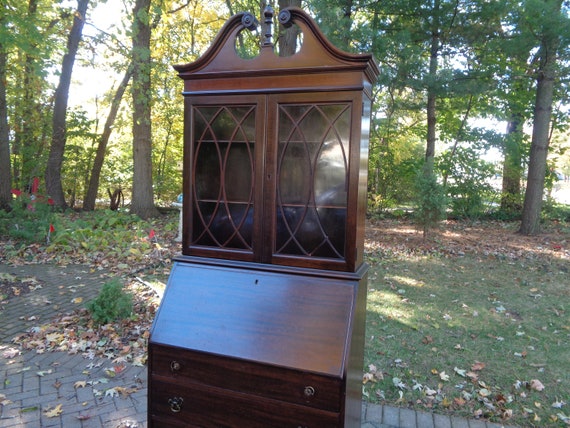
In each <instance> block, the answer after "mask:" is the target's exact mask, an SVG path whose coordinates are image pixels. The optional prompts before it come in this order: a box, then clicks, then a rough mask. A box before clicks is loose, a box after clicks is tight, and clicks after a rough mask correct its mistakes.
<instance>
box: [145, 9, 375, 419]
mask: <svg viewBox="0 0 570 428" xmlns="http://www.w3.org/2000/svg"><path fill="white" fill-rule="evenodd" d="M274 18H275V17H274V16H273V11H272V10H271V9H270V8H266V9H265V11H264V16H263V20H262V24H261V40H260V44H259V45H258V47H259V50H258V52H256V53H255V55H249V54H248V55H240V54H239V53H238V52H239V51H240V48H242V47H244V46H242V43H244V42H243V41H244V40H245V39H246V38H245V34H248V32H249V31H250V30H252V29H255V28H257V27H258V23H257V21H256V20H255V18H253V16H252V15H250V14H247V13H242V14H238V15H235V16H234V17H232V18H230V20H229V21H228V22H227V23H226V25H225V26H224V27H223V28H222V30H221V31H220V33H219V35H218V36H217V37H216V39H215V40H214V43H213V44H212V46H211V47H210V49H209V50H208V51H207V52H206V53H205V54H204V55H203V56H202V57H201V58H199V59H198V60H197V61H195V62H193V63H190V64H184V65H180V66H175V69H176V70H177V71H178V73H179V76H180V77H181V78H182V79H183V80H184V91H183V95H184V123H185V135H184V171H183V195H184V197H183V234H182V236H183V239H182V255H181V256H179V257H177V258H176V259H175V262H174V265H173V269H172V272H171V274H170V278H169V281H168V284H167V288H166V291H165V294H164V297H163V300H162V302H161V305H160V309H159V311H158V312H157V315H156V318H155V321H154V324H153V327H152V330H151V336H150V339H149V399H148V400H149V403H148V409H149V410H148V412H149V426H151V427H152V426H154V427H170V426H172V427H182V426H184V427H187V426H190V427H247V428H250V427H276V428H278V427H291V428H299V427H303V428H309V427H327V428H328V427H349V426H350V427H359V426H360V413H361V387H362V386H361V382H362V368H363V367H362V364H363V358H362V355H363V343H364V340H363V336H364V321H365V308H366V272H367V266H366V264H364V263H363V242H364V216H365V211H366V180H367V161H368V133H369V122H370V104H371V101H370V98H371V87H372V84H373V82H374V80H375V79H376V77H377V75H378V69H377V67H376V65H375V63H374V61H373V60H372V58H371V56H369V55H355V54H348V53H346V52H343V51H340V50H338V49H337V48H335V47H334V46H332V45H331V44H330V42H328V41H327V40H326V38H325V37H324V36H323V35H322V33H321V32H320V30H319V29H318V28H317V26H316V24H315V23H314V21H313V20H312V19H311V18H310V17H309V16H308V15H307V14H306V13H304V12H303V11H302V10H300V9H297V8H288V9H285V10H282V11H281V12H280V13H279V15H278V17H277V20H278V23H279V25H280V26H282V28H293V29H296V30H297V31H298V33H299V34H302V37H300V38H299V39H298V40H299V41H302V44H301V45H300V46H299V47H298V48H297V49H296V50H295V52H293V53H292V54H291V55H289V56H283V55H278V54H277V53H276V49H275V46H274V44H273V41H272V38H273V34H272V27H273V20H274ZM250 47H251V46H250Z"/></svg>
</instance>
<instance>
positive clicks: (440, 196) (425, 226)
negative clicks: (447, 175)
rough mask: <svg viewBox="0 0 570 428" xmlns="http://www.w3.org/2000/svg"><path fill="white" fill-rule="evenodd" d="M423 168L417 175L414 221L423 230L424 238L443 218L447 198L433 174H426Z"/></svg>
mask: <svg viewBox="0 0 570 428" xmlns="http://www.w3.org/2000/svg"><path fill="white" fill-rule="evenodd" d="M425 169H426V168H425V167H424V169H423V171H421V172H420V173H419V174H418V175H417V179H416V187H415V190H416V196H415V204H416V208H415V210H414V221H415V223H416V224H417V225H418V226H420V227H421V228H422V230H423V233H424V237H426V236H427V234H428V232H429V230H430V229H433V228H434V227H435V226H436V224H437V223H438V222H439V221H441V220H443V219H444V218H445V212H446V207H447V197H446V195H445V191H444V188H443V186H442V185H441V184H440V183H438V181H437V177H436V176H435V174H433V173H427V172H426V170H425Z"/></svg>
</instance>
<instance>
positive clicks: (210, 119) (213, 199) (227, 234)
mask: <svg viewBox="0 0 570 428" xmlns="http://www.w3.org/2000/svg"><path fill="white" fill-rule="evenodd" d="M192 123H193V126H192V131H191V139H192V141H191V144H192V157H191V162H192V167H191V171H192V173H191V179H190V192H191V193H192V195H191V200H192V205H191V218H192V222H191V239H190V245H191V246H199V247H209V248H216V249H228V250H243V251H247V252H252V251H253V229H254V226H253V222H254V208H255V204H254V197H255V171H256V165H255V164H256V162H255V145H256V104H240V105H219V104H218V105H193V106H192Z"/></svg>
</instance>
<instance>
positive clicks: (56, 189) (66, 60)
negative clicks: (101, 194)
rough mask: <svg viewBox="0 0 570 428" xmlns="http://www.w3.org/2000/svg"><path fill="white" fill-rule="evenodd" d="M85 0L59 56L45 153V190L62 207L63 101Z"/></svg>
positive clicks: (65, 112)
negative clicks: (56, 82) (60, 61)
mask: <svg viewBox="0 0 570 428" xmlns="http://www.w3.org/2000/svg"><path fill="white" fill-rule="evenodd" d="M88 5H89V0H77V11H76V13H75V16H74V18H73V26H72V27H71V31H70V32H69V36H68V39H67V52H66V54H65V55H64V56H63V63H62V67H61V74H60V76H59V84H58V86H57V89H56V90H55V102H54V106H53V121H52V123H53V128H52V138H51V146H50V151H49V157H48V161H47V166H46V173H45V180H46V190H47V193H48V195H49V196H51V198H52V199H53V201H54V205H55V206H57V207H60V208H66V207H67V204H66V202H65V195H64V193H63V186H62V183H61V167H62V165H63V155H64V153H65V143H66V114H67V101H68V98H69V86H70V84H71V75H72V72H73V64H74V62H75V56H76V54H77V50H78V48H79V42H80V41H81V34H82V32H83V24H84V23H85V13H86V12H87V6H88Z"/></svg>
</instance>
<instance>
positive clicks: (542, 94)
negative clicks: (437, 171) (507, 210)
mask: <svg viewBox="0 0 570 428" xmlns="http://www.w3.org/2000/svg"><path fill="white" fill-rule="evenodd" d="M561 7H562V0H546V1H545V11H544V15H545V17H548V18H551V17H557V16H560V11H561ZM559 45H560V36H559V32H558V30H557V28H556V26H555V25H553V23H552V22H551V20H550V19H548V20H547V21H546V23H545V24H543V27H542V39H541V46H540V66H539V68H538V75H537V86H536V99H535V106H534V121H533V127H532V143H531V147H530V158H529V165H528V178H527V187H526V193H525V198H524V205H523V212H522V221H521V227H520V233H522V234H524V235H534V234H537V233H539V232H540V213H541V211H542V196H543V192H544V177H545V175H546V158H547V155H548V145H549V142H550V141H549V139H550V120H551V116H552V99H553V94H554V79H555V77H556V56H557V52H558V48H559Z"/></svg>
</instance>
